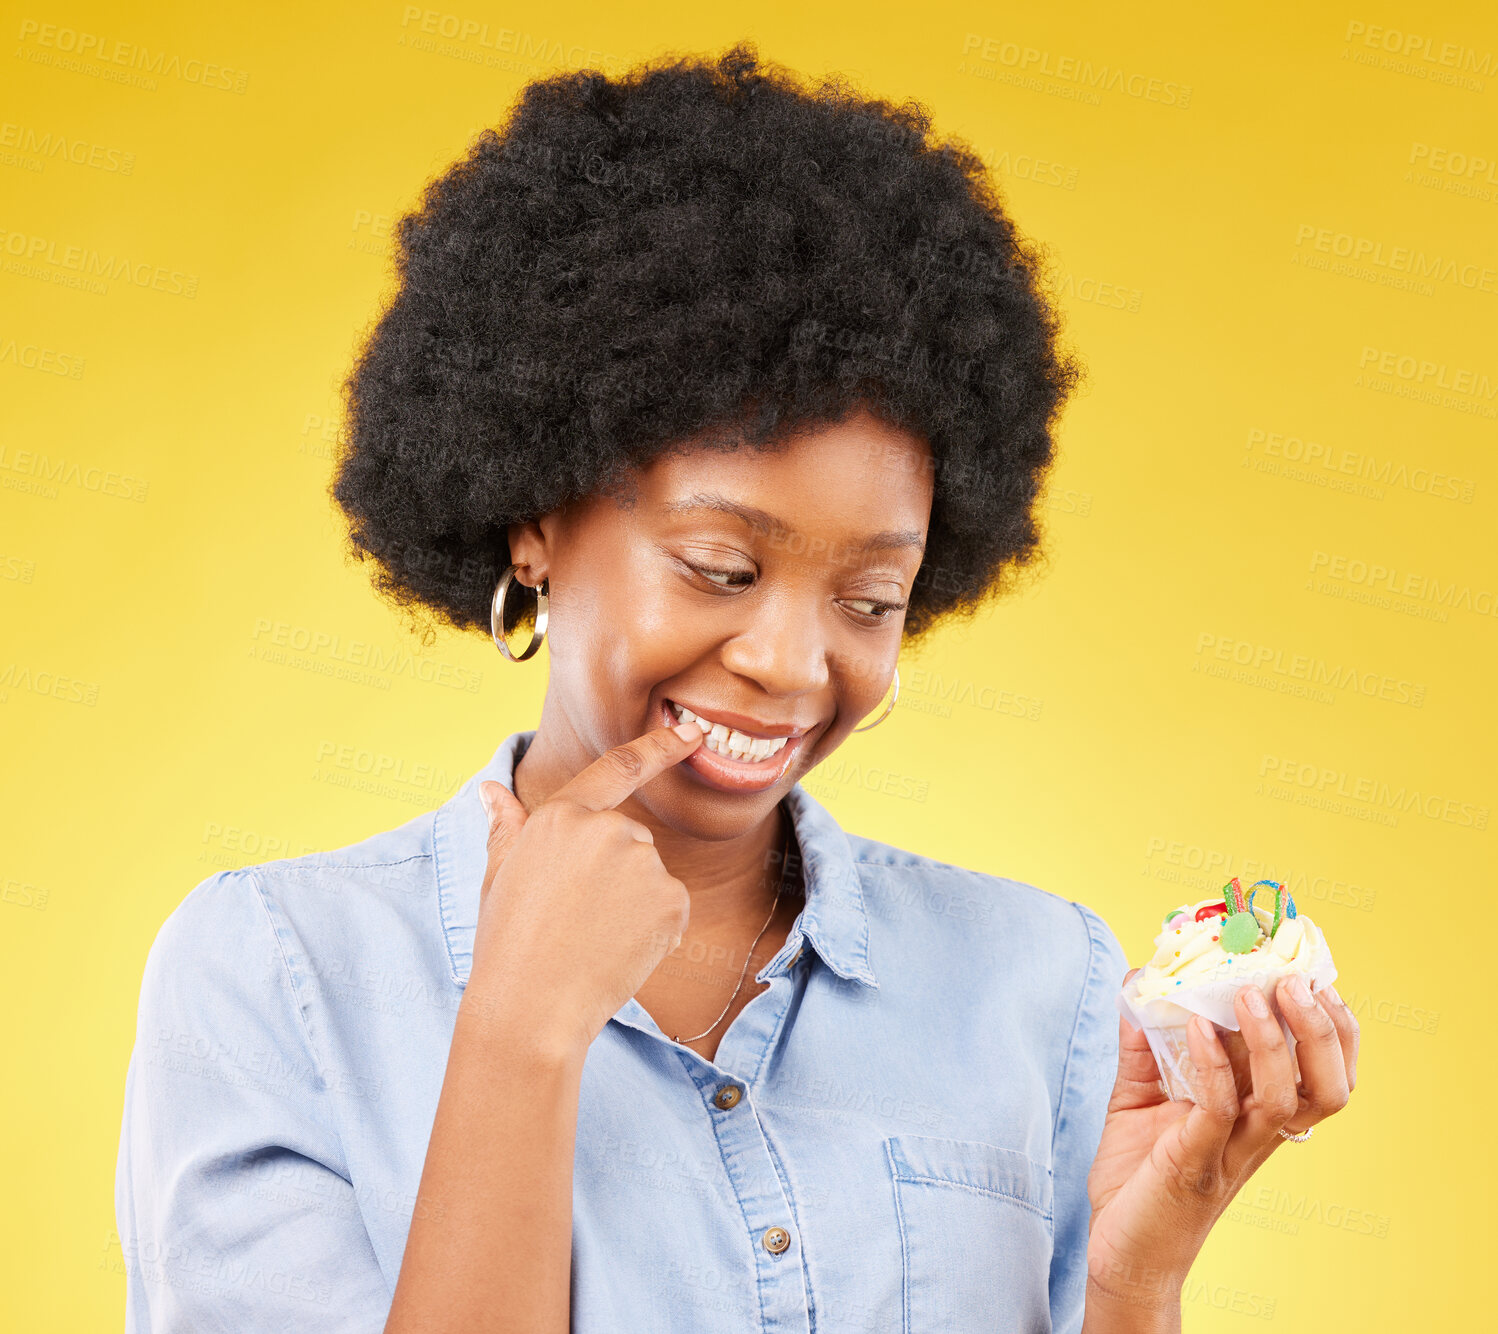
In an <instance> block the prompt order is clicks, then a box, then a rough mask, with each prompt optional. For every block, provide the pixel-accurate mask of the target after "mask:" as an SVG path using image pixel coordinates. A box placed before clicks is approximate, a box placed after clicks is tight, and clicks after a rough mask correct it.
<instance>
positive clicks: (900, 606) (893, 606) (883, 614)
mask: <svg viewBox="0 0 1498 1334" xmlns="http://www.w3.org/2000/svg"><path fill="white" fill-rule="evenodd" d="M849 605H851V606H854V607H859V606H863V607H872V608H874V610H873V611H861V612H859V613H858V614H859V615H860V616H867V617H869V618H870V619H871V620H874V621H887V620H889V618H890V617H891V616H892V615H894V613H895V612H897V611H904V610H905V608H906V607H908V606H909V605H910V604H909V603H908V602H873V601H871V600H869V599H868V598H858V599H855V600H852V601H851V602H850V604H849Z"/></svg>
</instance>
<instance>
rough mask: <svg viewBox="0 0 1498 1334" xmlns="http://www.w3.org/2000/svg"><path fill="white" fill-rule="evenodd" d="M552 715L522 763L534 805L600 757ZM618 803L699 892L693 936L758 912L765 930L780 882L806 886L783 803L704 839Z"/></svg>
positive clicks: (790, 891) (526, 795)
mask: <svg viewBox="0 0 1498 1334" xmlns="http://www.w3.org/2000/svg"><path fill="white" fill-rule="evenodd" d="M546 721H547V719H546V714H545V711H544V710H543V717H542V722H541V725H540V726H539V727H538V728H537V729H536V735H535V736H534V737H533V738H532V739H531V742H530V745H529V746H528V747H527V748H526V751H525V754H524V755H522V756H521V757H520V761H519V763H518V764H516V766H515V777H514V790H515V795H516V797H517V798H518V799H519V801H520V804H521V805H522V806H524V807H525V809H526V810H527V811H533V810H535V809H536V807H537V806H539V805H540V804H541V803H542V802H544V801H547V800H549V799H550V797H551V796H552V795H553V794H554V793H555V792H556V791H558V789H560V788H561V787H563V786H564V785H565V784H566V783H568V782H570V781H571V780H572V779H573V778H574V777H575V776H576V775H577V774H579V773H581V772H582V770H583V769H585V768H586V767H587V766H588V765H589V764H591V763H592V762H593V760H594V759H595V758H596V757H595V756H594V755H592V754H590V753H589V752H588V751H587V750H586V748H585V747H584V746H583V745H582V743H581V742H580V741H579V740H578V738H577V737H576V735H575V733H574V732H573V731H572V729H571V728H566V729H562V730H561V731H560V732H559V731H558V729H556V728H551V729H548V728H547V726H546ZM617 809H618V810H619V811H620V812H621V813H622V814H624V815H627V816H629V817H630V819H632V820H637V821H639V823H641V824H642V825H644V826H645V827H646V828H647V829H649V830H650V833H651V836H652V838H654V840H655V848H656V852H657V853H658V854H659V856H660V859H661V864H662V865H663V866H665V868H666V870H667V871H669V872H670V873H671V875H673V876H675V877H676V879H678V880H680V881H681V882H682V884H684V885H685V886H686V887H687V892H688V893H689V894H690V895H691V896H692V914H691V921H690V925H689V927H688V933H687V934H688V938H697V937H700V936H702V935H705V934H712V933H713V932H714V931H715V930H717V929H719V928H722V927H730V928H733V927H738V926H740V925H741V924H743V923H747V922H748V921H749V920H750V919H751V918H752V919H753V929H754V930H758V928H759V926H760V925H761V923H763V921H764V919H765V915H766V914H767V913H768V912H769V911H770V905H771V900H772V898H773V897H775V896H776V894H777V888H778V887H782V884H783V892H784V893H785V894H786V895H787V896H798V895H799V894H800V892H801V891H800V874H799V871H800V857H799V850H798V849H797V847H796V841H795V836H794V832H793V830H792V828H791V817H790V812H789V811H788V810H784V809H783V807H782V804H781V803H777V804H776V805H775V807H774V809H773V810H772V811H771V812H770V814H769V815H768V817H767V818H765V819H763V820H761V821H759V822H758V823H757V824H755V825H754V826H752V827H751V828H749V829H747V830H745V831H744V832H742V833H739V834H734V835H731V836H729V837H727V838H722V839H709V838H701V837H696V836H694V835H692V834H689V833H684V832H683V831H681V830H679V829H676V828H673V827H672V826H670V825H667V824H665V823H663V822H662V821H661V820H660V819H659V818H658V817H657V816H656V815H655V814H654V813H653V812H651V811H650V810H648V809H647V808H646V807H645V806H644V805H643V804H642V803H641V802H640V801H638V800H637V799H636V798H635V797H629V798H627V799H626V800H624V801H622V802H621V803H620V804H619V806H618V807H617ZM785 854H788V857H789V863H790V864H789V866H787V865H786V864H785ZM782 871H784V875H783V876H782Z"/></svg>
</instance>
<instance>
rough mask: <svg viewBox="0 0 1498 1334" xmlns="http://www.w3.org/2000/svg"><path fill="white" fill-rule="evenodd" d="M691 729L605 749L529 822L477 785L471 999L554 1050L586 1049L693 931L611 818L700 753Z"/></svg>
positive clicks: (675, 888) (654, 867)
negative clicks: (480, 849)
mask: <svg viewBox="0 0 1498 1334" xmlns="http://www.w3.org/2000/svg"><path fill="white" fill-rule="evenodd" d="M684 726H685V731H686V732H687V733H688V735H689V736H690V737H691V738H692V739H690V740H688V739H686V737H684V736H683V735H682V734H681V733H679V732H678V731H677V730H676V729H675V728H672V727H659V728H655V729H653V730H652V731H649V732H646V733H645V734H644V735H643V736H639V737H636V738H635V739H634V740H633V741H629V742H626V743H625V744H624V745H622V746H615V747H614V748H613V749H612V750H609V751H605V752H604V753H603V754H602V755H600V756H599V757H598V758H597V759H596V760H594V761H593V763H592V764H590V765H588V767H587V768H586V769H584V770H583V771H582V772H581V773H579V774H577V775H576V776H575V777H574V778H573V779H571V781H569V782H567V783H565V784H563V786H562V787H560V788H558V789H557V791H556V792H554V793H553V794H552V795H551V797H549V798H548V799H547V800H546V801H544V802H542V803H541V804H540V805H539V806H537V807H536V809H535V810H534V811H531V812H529V813H527V812H526V809H525V807H524V806H522V805H521V804H520V801H519V800H518V799H517V798H516V796H515V794H514V793H513V792H511V791H510V789H509V788H507V787H505V786H504V784H502V783H496V782H494V781H492V780H489V781H486V782H484V783H482V784H480V787H479V795H480V796H481V797H482V798H483V801H484V806H485V809H486V810H487V811H488V812H489V841H488V865H487V867H486V869H485V872H484V881H483V884H482V886H481V887H480V891H479V918H478V926H477V929H476V931H475V933H474V941H473V965H472V968H471V969H470V973H469V980H468V986H467V989H466V991H465V1001H469V1000H479V1001H480V1002H481V1004H482V1006H483V1007H484V1008H485V1009H486V1010H487V1009H489V1008H490V1007H492V1006H495V1005H498V1006H499V1007H500V1008H501V1010H502V1011H503V1013H504V1014H505V1015H506V1016H507V1017H509V1018H513V1019H517V1020H519V1021H520V1022H521V1023H522V1024H523V1025H524V1028H525V1031H526V1032H527V1034H528V1036H529V1038H530V1040H531V1041H533V1042H535V1043H537V1044H539V1045H541V1046H544V1047H545V1048H547V1049H548V1050H550V1051H552V1052H555V1053H557V1054H563V1055H577V1054H580V1053H585V1052H586V1050H587V1047H588V1045H589V1044H590V1043H591V1042H592V1041H593V1039H594V1038H595V1037H597V1036H598V1034H599V1032H600V1031H601V1030H602V1029H603V1026H604V1025H605V1024H606V1023H608V1021H609V1019H610V1018H611V1017H612V1016H613V1015H614V1013H615V1012H616V1011H617V1010H618V1009H619V1007H620V1006H621V1005H623V1004H624V1002H625V1001H627V1000H628V999H629V998H630V997H631V996H633V995H634V994H635V992H637V991H638V990H639V989H640V988H641V987H642V986H643V985H644V984H645V980H646V979H647V978H648V977H649V976H650V974H651V973H652V972H654V971H655V969H656V967H657V965H658V964H659V963H660V961H661V960H662V959H663V958H664V957H665V956H666V955H667V954H669V953H670V952H671V951H672V950H674V949H675V948H676V947H677V946H678V945H679V944H680V943H681V938H682V936H683V935H684V934H685V932H686V929H687V920H688V917H689V915H690V911H691V896H690V895H689V894H688V893H687V887H686V886H685V885H684V884H683V883H682V882H681V881H680V880H678V879H676V877H675V876H673V875H671V874H670V873H669V872H668V871H667V870H666V868H665V866H664V864H663V863H662V862H661V859H660V855H659V854H658V853H657V852H656V850H655V840H654V838H653V836H652V835H651V832H650V830H649V829H648V828H646V827H645V826H644V825H643V824H641V823H640V822H639V821H638V820H633V819H631V818H630V817H629V816H627V815H625V814H623V813H622V812H621V811H617V810H615V809H614V808H615V807H616V806H617V805H618V804H619V803H620V802H621V801H623V800H624V799H625V798H626V797H628V796H630V795H631V794H632V793H633V792H634V791H635V790H636V789H638V788H640V787H642V786H644V784H646V783H648V782H649V781H650V780H651V779H652V778H654V777H656V775H658V774H660V773H662V772H663V771H664V770H666V769H668V768H670V767H671V766H672V765H673V764H678V763H680V762H681V761H682V760H684V759H685V758H686V757H687V756H688V755H690V754H691V753H692V752H693V751H694V750H695V749H696V748H697V747H698V746H699V745H700V744H701V742H702V733H701V730H700V729H698V728H697V727H695V726H693V725H691V724H686V725H684ZM470 1009H471V1006H470Z"/></svg>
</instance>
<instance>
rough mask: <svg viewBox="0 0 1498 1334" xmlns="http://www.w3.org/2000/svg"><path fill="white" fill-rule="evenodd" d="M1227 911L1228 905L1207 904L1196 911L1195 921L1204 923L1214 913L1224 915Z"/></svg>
mask: <svg viewBox="0 0 1498 1334" xmlns="http://www.w3.org/2000/svg"><path fill="white" fill-rule="evenodd" d="M1227 910H1228V905H1227V904H1225V903H1208V904H1205V905H1204V906H1203V907H1200V908H1198V909H1197V910H1196V920H1197V921H1198V922H1205V921H1206V920H1207V918H1209V917H1211V916H1212V915H1213V914H1214V913H1225V912H1227Z"/></svg>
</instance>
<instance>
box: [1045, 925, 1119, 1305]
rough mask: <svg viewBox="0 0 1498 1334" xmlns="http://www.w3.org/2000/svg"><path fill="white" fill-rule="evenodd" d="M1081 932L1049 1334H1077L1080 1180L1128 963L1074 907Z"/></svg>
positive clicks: (1082, 1260)
mask: <svg viewBox="0 0 1498 1334" xmlns="http://www.w3.org/2000/svg"><path fill="white" fill-rule="evenodd" d="M1073 906H1074V907H1076V909H1077V911H1078V912H1079V913H1080V914H1081V916H1082V922H1083V925H1084V926H1085V927H1086V931H1087V947H1088V952H1087V966H1086V970H1085V972H1084V973H1083V976H1082V990H1081V995H1080V996H1079V998H1078V1000H1077V1015H1076V1021H1075V1024H1074V1026H1073V1030H1072V1040H1071V1046H1070V1048H1069V1050H1068V1052H1067V1057H1066V1071H1065V1074H1064V1075H1063V1076H1062V1081H1061V1100H1060V1106H1059V1108H1058V1110H1057V1114H1056V1135H1055V1144H1054V1146H1053V1148H1052V1161H1053V1170H1054V1198H1053V1211H1054V1214H1055V1224H1056V1227H1055V1238H1056V1241H1055V1249H1054V1251H1053V1253H1052V1257H1051V1330H1052V1334H1078V1332H1079V1331H1080V1330H1081V1328H1082V1316H1083V1313H1084V1310H1083V1308H1084V1303H1085V1299H1086V1293H1087V1236H1088V1228H1089V1224H1090V1222H1091V1217H1092V1205H1091V1202H1090V1201H1089V1200H1088V1198H1087V1174H1088V1172H1090V1171H1091V1170H1092V1162H1093V1159H1094V1158H1096V1157H1097V1148H1098V1142H1099V1141H1100V1140H1101V1139H1102V1137H1103V1120H1104V1118H1105V1117H1106V1116H1107V1112H1108V1101H1109V1099H1110V1098H1111V1097H1112V1096H1113V1085H1114V1082H1115V1080H1116V1079H1117V1076H1118V1001H1117V997H1118V993H1119V991H1120V989H1121V988H1122V987H1123V979H1124V974H1125V973H1126V972H1128V970H1129V965H1128V961H1127V958H1126V956H1125V955H1124V951H1123V947H1122V946H1121V945H1120V944H1119V943H1118V939H1117V937H1116V936H1114V934H1113V932H1112V931H1111V930H1110V929H1109V927H1108V924H1107V923H1106V922H1105V921H1103V919H1102V918H1101V917H1099V916H1098V915H1097V913H1095V912H1093V911H1092V910H1091V909H1090V908H1087V907H1084V906H1083V905H1082V904H1080V903H1078V904H1074V905H1073Z"/></svg>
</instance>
